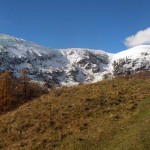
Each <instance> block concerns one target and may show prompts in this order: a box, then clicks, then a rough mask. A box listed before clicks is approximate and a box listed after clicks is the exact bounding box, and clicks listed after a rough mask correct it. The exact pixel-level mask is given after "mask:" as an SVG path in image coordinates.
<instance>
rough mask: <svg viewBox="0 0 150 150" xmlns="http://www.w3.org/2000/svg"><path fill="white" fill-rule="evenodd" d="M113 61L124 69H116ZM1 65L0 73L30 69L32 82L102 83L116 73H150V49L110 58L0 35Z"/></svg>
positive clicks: (94, 53)
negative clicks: (52, 47)
mask: <svg viewBox="0 0 150 150" xmlns="http://www.w3.org/2000/svg"><path fill="white" fill-rule="evenodd" d="M3 52H4V54H3ZM5 52H6V53H5ZM114 61H117V62H118V63H120V62H121V65H119V67H117V66H114ZM0 62H1V63H0V72H2V71H3V70H6V69H7V70H10V71H12V72H15V73H16V74H19V72H20V70H21V69H22V68H27V70H28V73H29V76H30V78H31V79H33V80H38V81H42V82H48V83H51V82H54V81H55V82H56V83H57V84H63V85H76V84H78V83H81V82H84V83H91V82H97V81H100V80H102V79H103V78H104V76H105V75H106V74H111V76H113V75H114V72H115V73H117V74H123V73H125V72H127V71H129V70H130V71H138V70H141V69H147V70H150V45H141V46H137V47H134V48H130V49H128V50H125V51H122V52H119V53H116V54H111V53H107V52H105V51H103V50H92V49H88V48H67V49H51V48H47V47H44V46H40V45H38V44H35V43H32V42H28V41H26V40H23V39H18V38H15V37H11V36H7V35H2V34H0ZM116 69H117V70H116Z"/></svg>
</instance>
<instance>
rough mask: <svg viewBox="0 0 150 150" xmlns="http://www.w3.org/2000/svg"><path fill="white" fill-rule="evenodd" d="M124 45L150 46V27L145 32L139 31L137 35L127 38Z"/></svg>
mask: <svg viewBox="0 0 150 150" xmlns="http://www.w3.org/2000/svg"><path fill="white" fill-rule="evenodd" d="M124 44H125V45H126V46H127V47H135V46H138V45H144V44H150V27H149V28H147V29H145V30H141V31H138V32H137V33H136V34H135V35H132V36H129V37H127V38H126V39H125V41H124Z"/></svg>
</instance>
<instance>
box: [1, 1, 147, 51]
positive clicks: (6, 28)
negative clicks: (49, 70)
mask: <svg viewBox="0 0 150 150" xmlns="http://www.w3.org/2000/svg"><path fill="white" fill-rule="evenodd" d="M149 7H150V1H149V0H0V33H2V34H8V35H12V36H15V37H19V38H23V39H26V40H29V41H33V42H36V43H39V44H41V45H45V46H48V47H51V48H71V47H74V48H75V47H80V48H92V49H103V50H106V51H108V52H113V53H115V52H118V51H121V50H124V49H126V46H125V45H124V40H125V39H126V38H127V37H128V36H131V35H134V34H136V33H137V32H138V31H140V30H144V29H146V28H148V27H149V26H150V10H149Z"/></svg>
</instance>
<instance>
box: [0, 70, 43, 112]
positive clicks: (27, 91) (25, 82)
mask: <svg viewBox="0 0 150 150" xmlns="http://www.w3.org/2000/svg"><path fill="white" fill-rule="evenodd" d="M42 94H43V90H42V88H41V86H39V84H37V83H33V82H30V79H29V78H28V77H27V71H26V70H25V69H23V70H22V72H21V77H20V78H17V77H15V76H13V75H12V74H11V73H10V72H9V71H7V70H6V71H4V72H3V73H2V74H1V75H0V113H1V112H5V111H8V110H11V109H14V108H15V107H16V106H18V105H20V104H22V103H24V102H26V101H28V100H31V99H32V98H35V97H38V96H41V95H42Z"/></svg>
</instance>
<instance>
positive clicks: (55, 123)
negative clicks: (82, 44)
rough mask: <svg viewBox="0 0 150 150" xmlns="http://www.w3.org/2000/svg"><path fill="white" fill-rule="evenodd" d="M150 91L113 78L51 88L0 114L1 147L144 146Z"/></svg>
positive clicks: (143, 83)
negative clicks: (16, 107) (38, 96)
mask: <svg viewBox="0 0 150 150" xmlns="http://www.w3.org/2000/svg"><path fill="white" fill-rule="evenodd" d="M149 91H150V80H118V79H114V80H111V81H102V82H99V83H96V84H89V85H80V86H77V87H70V88H67V87H63V88H61V89H59V90H54V91H53V92H52V93H49V94H47V95H44V96H42V97H40V98H38V99H35V100H33V101H31V102H29V103H27V104H24V105H23V106H21V107H19V108H18V109H16V110H14V111H11V112H8V113H7V114H4V115H1V116H0V149H4V150H5V149H6V150H37V149H38V150H51V149H56V150H96V149H97V150H103V149H104V150H105V149H115V150H122V149H126V150H127V149H133V150H134V149H135V150H142V149H143V150H144V149H148V148H149V147H148V142H147V137H148V135H147V131H148V124H149V119H148V116H149V115H148V114H149V113H148V109H147V107H148V105H149V102H148V101H149V98H148V97H150V94H149ZM145 98H147V100H144V99H145ZM142 103H144V104H142ZM143 107H144V110H143V111H142V110H141V109H143ZM145 111H146V112H145ZM141 112H142V113H141ZM141 114H143V116H144V117H143V116H142V115H141ZM144 114H146V115H144ZM141 116H142V117H141ZM138 117H139V119H138V120H136V119H134V118H138ZM139 120H140V121H139ZM138 125H140V126H138ZM142 132H144V135H141V133H142ZM145 135H146V136H145ZM142 136H143V137H142Z"/></svg>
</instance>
